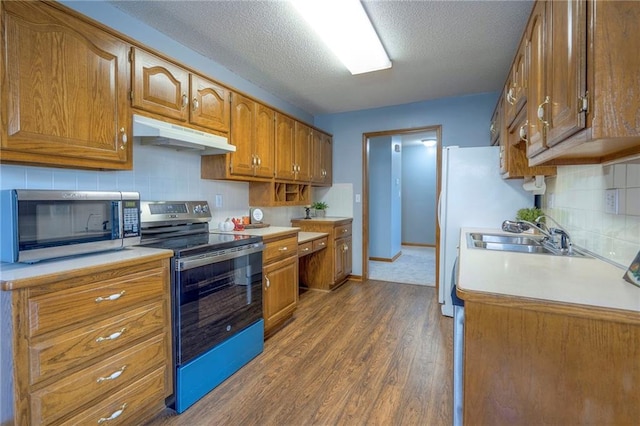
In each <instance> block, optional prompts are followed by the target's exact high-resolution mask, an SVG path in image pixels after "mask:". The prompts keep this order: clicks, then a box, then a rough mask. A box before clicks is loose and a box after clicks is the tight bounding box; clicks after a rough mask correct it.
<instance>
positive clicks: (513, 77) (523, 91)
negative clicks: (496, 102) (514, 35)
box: [504, 39, 527, 125]
mask: <svg viewBox="0 0 640 426" xmlns="http://www.w3.org/2000/svg"><path fill="white" fill-rule="evenodd" d="M504 98H505V119H506V123H505V124H506V125H510V124H511V123H512V122H513V120H514V119H515V118H516V115H517V114H518V113H519V112H520V111H521V110H522V108H523V107H524V106H525V105H526V103H527V67H526V39H523V40H522V42H521V43H520V47H519V48H518V52H517V53H516V57H515V58H514V60H513V65H512V67H511V73H510V74H509V79H508V80H507V85H506V86H505V93H504Z"/></svg>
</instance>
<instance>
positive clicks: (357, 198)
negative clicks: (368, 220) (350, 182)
mask: <svg viewBox="0 0 640 426" xmlns="http://www.w3.org/2000/svg"><path fill="white" fill-rule="evenodd" d="M359 202H360V194H356V203H359Z"/></svg>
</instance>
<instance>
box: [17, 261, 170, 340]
mask: <svg viewBox="0 0 640 426" xmlns="http://www.w3.org/2000/svg"><path fill="white" fill-rule="evenodd" d="M164 292H165V271H164V270H162V269H158V270H153V272H152V273H149V272H145V273H140V274H134V275H129V276H124V277H120V278H117V279H112V280H107V281H104V282H97V283H94V284H88V285H83V286H78V287H71V288H67V289H65V290H60V291H56V292H53V293H47V294H41V295H38V296H34V297H32V298H30V299H29V303H28V305H29V306H28V310H29V335H30V336H31V337H33V336H37V335H40V334H43V333H46V332H49V331H52V330H55V329H57V328H60V327H61V326H68V325H72V324H76V323H79V322H82V321H93V319H94V318H97V317H99V316H102V315H107V314H114V313H117V312H118V311H120V310H122V309H124V308H127V307H131V306H133V305H135V304H140V303H143V302H148V301H149V300H151V299H154V298H161V297H163V295H164Z"/></svg>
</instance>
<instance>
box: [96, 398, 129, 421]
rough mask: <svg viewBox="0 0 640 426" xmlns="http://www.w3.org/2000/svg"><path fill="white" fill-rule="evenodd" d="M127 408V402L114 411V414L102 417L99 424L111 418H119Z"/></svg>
mask: <svg viewBox="0 0 640 426" xmlns="http://www.w3.org/2000/svg"><path fill="white" fill-rule="evenodd" d="M125 408H127V403H126V402H125V403H124V404H122V406H121V407H120V408H119V409H118V410H116V411H114V412H113V414H111V415H110V416H109V417H100V418H99V419H98V424H102V423H104V422H110V421H111V420H115V419H117V418H118V417H120V414H122V412H123V411H124V409H125Z"/></svg>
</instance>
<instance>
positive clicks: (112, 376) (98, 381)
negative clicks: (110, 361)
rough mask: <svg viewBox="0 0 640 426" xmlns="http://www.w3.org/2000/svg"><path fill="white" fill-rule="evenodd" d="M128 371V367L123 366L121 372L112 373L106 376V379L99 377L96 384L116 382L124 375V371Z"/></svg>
mask: <svg viewBox="0 0 640 426" xmlns="http://www.w3.org/2000/svg"><path fill="white" fill-rule="evenodd" d="M126 369H127V366H126V365H123V366H122V368H121V369H120V370H116V371H114V372H113V373H111V374H110V375H108V376H106V377H98V379H97V380H96V383H102V382H106V381H108V380H115V379H117V378H118V377H120V375H121V374H122V373H124V370H126Z"/></svg>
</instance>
